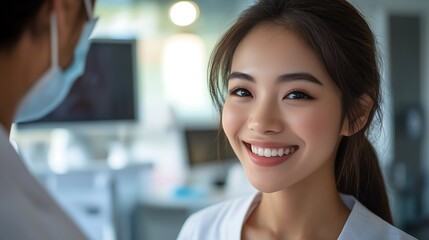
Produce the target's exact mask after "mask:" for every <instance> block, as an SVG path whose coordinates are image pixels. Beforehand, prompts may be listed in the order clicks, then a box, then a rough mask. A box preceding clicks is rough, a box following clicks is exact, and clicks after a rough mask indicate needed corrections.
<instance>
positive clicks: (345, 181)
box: [335, 131, 393, 224]
mask: <svg viewBox="0 0 429 240" xmlns="http://www.w3.org/2000/svg"><path fill="white" fill-rule="evenodd" d="M335 180H336V182H337V189H338V191H339V192H341V193H345V194H350V195H353V196H355V197H356V198H357V199H358V200H359V202H361V203H362V204H363V205H365V206H366V207H367V208H368V209H369V210H371V211H372V212H373V213H375V214H376V215H378V216H379V217H381V218H382V219H384V220H385V221H386V222H388V223H390V224H392V223H393V220H392V215H391V212H390V208H389V201H388V198H387V194H386V187H385V184H384V180H383V175H382V174H381V170H380V166H379V164H378V158H377V155H376V153H375V150H374V148H373V146H372V144H371V143H370V142H369V140H368V138H367V136H366V135H365V133H364V132H363V131H360V132H358V133H356V134H354V135H352V136H350V137H344V138H343V139H342V140H341V143H340V146H339V148H338V153H337V157H336V160H335Z"/></svg>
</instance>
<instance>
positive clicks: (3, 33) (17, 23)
mask: <svg viewBox="0 0 429 240" xmlns="http://www.w3.org/2000/svg"><path fill="white" fill-rule="evenodd" d="M45 1H47V0H2V1H1V3H0V6H1V7H0V12H1V14H0V18H1V21H0V23H1V25H0V50H3V51H4V50H8V49H10V48H11V47H13V45H14V44H15V43H16V42H17V40H18V39H19V38H20V37H21V34H22V33H23V32H24V30H25V29H26V28H28V27H30V28H31V26H32V22H33V20H34V18H35V17H36V14H37V13H38V12H39V10H40V9H41V7H42V5H43V3H44V2H45Z"/></svg>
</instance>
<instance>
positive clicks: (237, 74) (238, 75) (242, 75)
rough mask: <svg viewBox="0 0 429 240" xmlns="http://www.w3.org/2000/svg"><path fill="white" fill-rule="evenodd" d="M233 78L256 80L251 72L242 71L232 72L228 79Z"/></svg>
mask: <svg viewBox="0 0 429 240" xmlns="http://www.w3.org/2000/svg"><path fill="white" fill-rule="evenodd" d="M233 78H237V79H241V80H247V81H251V82H254V81H255V79H254V78H253V77H252V76H250V75H249V74H246V73H242V72H232V73H230V74H229V75H228V78H227V80H228V81H229V80H231V79H233Z"/></svg>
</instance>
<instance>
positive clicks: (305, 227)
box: [243, 171, 350, 239]
mask: <svg viewBox="0 0 429 240" xmlns="http://www.w3.org/2000/svg"><path fill="white" fill-rule="evenodd" d="M330 175H332V177H329V176H327V174H326V171H318V172H316V173H314V174H312V176H308V177H307V178H306V179H305V180H303V181H301V182H299V183H297V184H295V185H293V186H290V187H288V188H287V189H284V190H282V191H279V192H275V193H263V196H262V200H261V202H260V204H259V206H258V207H257V208H256V209H255V210H254V212H253V213H252V214H251V216H250V217H249V219H248V221H247V222H246V224H245V226H244V231H243V239H252V238H248V237H245V236H246V235H247V234H246V232H247V233H252V235H253V236H259V239H337V238H338V236H339V235H340V233H341V230H342V228H343V226H344V224H345V222H346V220H347V217H348V215H349V213H350V210H349V209H348V208H347V207H346V206H345V205H344V203H343V202H342V200H341V198H340V196H339V194H338V192H337V190H336V185H335V179H334V177H333V174H330ZM247 230H249V231H247Z"/></svg>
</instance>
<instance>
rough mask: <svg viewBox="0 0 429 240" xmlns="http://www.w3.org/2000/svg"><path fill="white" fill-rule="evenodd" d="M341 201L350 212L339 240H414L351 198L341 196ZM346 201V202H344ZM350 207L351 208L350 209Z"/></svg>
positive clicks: (414, 239)
mask: <svg viewBox="0 0 429 240" xmlns="http://www.w3.org/2000/svg"><path fill="white" fill-rule="evenodd" d="M342 197H343V201H345V203H346V205H347V206H348V207H349V208H350V210H351V212H350V215H349V217H348V219H347V221H346V224H345V226H344V228H343V231H342V232H341V235H340V237H339V238H338V239H339V240H342V239H347V240H349V239H350V240H353V239H368V240H372V239H374V240H375V239H392V240H416V238H414V237H412V236H411V235H408V234H407V233H405V232H403V231H402V230H400V229H399V228H396V227H395V226H393V225H391V224H390V223H388V222H386V221H384V220H383V219H382V218H380V217H379V216H377V215H376V214H374V213H373V212H371V211H370V210H369V209H367V208H366V207H365V206H364V205H363V204H362V203H360V202H359V201H358V200H356V199H355V198H354V197H352V196H342ZM345 199H346V200H345ZM350 206H351V207H350Z"/></svg>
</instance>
